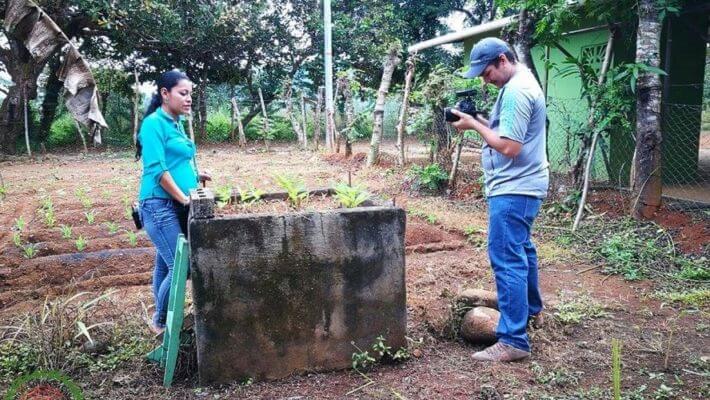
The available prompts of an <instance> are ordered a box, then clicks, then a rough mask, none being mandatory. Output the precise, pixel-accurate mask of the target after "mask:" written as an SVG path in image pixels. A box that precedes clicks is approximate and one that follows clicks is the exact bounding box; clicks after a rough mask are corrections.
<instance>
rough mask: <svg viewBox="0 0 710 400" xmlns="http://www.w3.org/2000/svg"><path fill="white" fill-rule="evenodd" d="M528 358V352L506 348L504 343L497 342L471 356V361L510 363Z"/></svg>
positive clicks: (510, 347) (511, 347)
mask: <svg viewBox="0 0 710 400" xmlns="http://www.w3.org/2000/svg"><path fill="white" fill-rule="evenodd" d="M529 356H530V352H527V351H524V350H520V349H516V348H515V347H513V346H508V345H507V344H505V343H501V342H498V343H496V344H494V345H493V346H490V347H488V348H486V349H484V350H483V351H479V352H477V353H474V354H473V359H474V360H477V361H499V362H510V361H517V360H522V359H523V358H527V357H529Z"/></svg>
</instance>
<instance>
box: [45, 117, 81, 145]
mask: <svg viewBox="0 0 710 400" xmlns="http://www.w3.org/2000/svg"><path fill="white" fill-rule="evenodd" d="M78 138H79V134H78V133H77V131H76V124H75V123H74V119H73V118H72V116H71V115H70V114H69V113H64V114H62V115H60V116H59V117H58V118H55V120H54V122H52V125H51V126H50V127H49V136H47V146H49V147H62V146H69V145H72V144H74V143H76V141H77V140H78Z"/></svg>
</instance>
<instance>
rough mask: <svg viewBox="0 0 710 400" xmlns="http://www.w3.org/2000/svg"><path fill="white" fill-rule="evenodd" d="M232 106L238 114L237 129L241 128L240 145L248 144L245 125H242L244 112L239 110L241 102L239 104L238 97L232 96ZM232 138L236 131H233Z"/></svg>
mask: <svg viewBox="0 0 710 400" xmlns="http://www.w3.org/2000/svg"><path fill="white" fill-rule="evenodd" d="M232 108H233V109H234V113H235V114H236V118H235V119H236V122H237V129H239V147H244V146H246V145H247V137H246V135H245V134H244V126H243V125H242V114H241V112H240V111H239V104H237V98H236V97H232ZM232 138H234V132H232ZM232 140H234V139H232Z"/></svg>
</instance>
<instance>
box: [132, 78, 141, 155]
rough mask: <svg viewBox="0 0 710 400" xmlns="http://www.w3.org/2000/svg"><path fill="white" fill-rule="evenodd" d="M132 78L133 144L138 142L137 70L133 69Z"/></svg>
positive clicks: (138, 86) (138, 97)
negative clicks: (134, 84) (134, 82)
mask: <svg viewBox="0 0 710 400" xmlns="http://www.w3.org/2000/svg"><path fill="white" fill-rule="evenodd" d="M133 78H134V79H135V81H136V87H135V89H134V90H133V145H134V146H135V145H136V143H137V142H138V119H139V117H138V114H139V113H140V107H141V104H140V103H141V91H140V82H139V81H138V71H135V70H134V71H133Z"/></svg>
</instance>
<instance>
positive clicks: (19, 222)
mask: <svg viewBox="0 0 710 400" xmlns="http://www.w3.org/2000/svg"><path fill="white" fill-rule="evenodd" d="M25 226H27V223H26V222H25V219H24V218H22V216H20V217H18V218H17V219H15V230H17V231H18V232H22V230H24V229H25Z"/></svg>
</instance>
